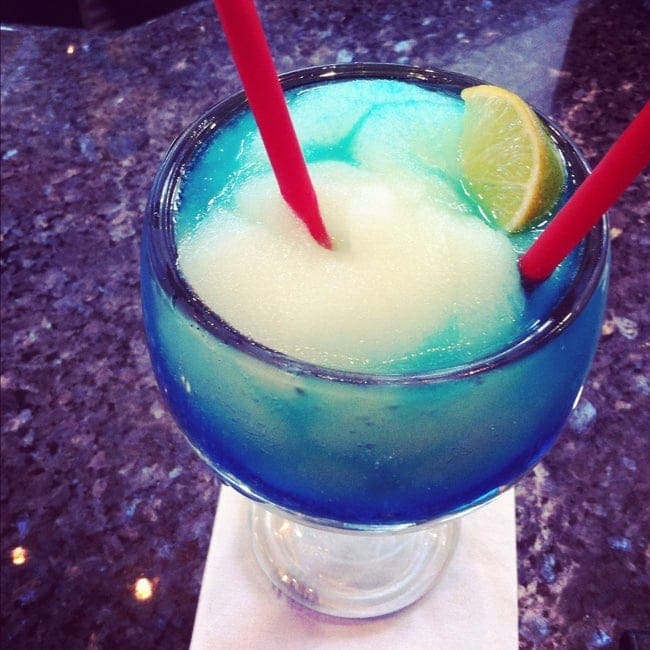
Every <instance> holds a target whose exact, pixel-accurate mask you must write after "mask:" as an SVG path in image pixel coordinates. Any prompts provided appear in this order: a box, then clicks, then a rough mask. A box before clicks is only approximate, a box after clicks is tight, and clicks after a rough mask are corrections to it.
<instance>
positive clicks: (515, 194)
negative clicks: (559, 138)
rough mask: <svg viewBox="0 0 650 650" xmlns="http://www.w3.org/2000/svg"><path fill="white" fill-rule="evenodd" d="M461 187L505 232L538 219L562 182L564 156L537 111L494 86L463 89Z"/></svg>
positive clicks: (554, 199)
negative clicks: (463, 117)
mask: <svg viewBox="0 0 650 650" xmlns="http://www.w3.org/2000/svg"><path fill="white" fill-rule="evenodd" d="M461 97H462V98H463V99H464V100H465V119H464V122H463V132H462V135H461V139H460V164H461V170H462V174H463V185H464V186H465V189H466V190H467V192H468V194H470V196H472V198H474V200H476V201H477V202H478V203H479V205H480V206H481V208H482V209H483V210H484V211H485V212H486V214H487V216H488V218H489V220H490V221H492V222H494V223H495V224H496V225H497V226H499V227H501V228H503V229H504V230H506V231H508V232H517V231H519V230H523V229H525V228H527V227H530V226H531V225H533V224H535V223H537V222H539V221H540V220H541V219H542V218H543V217H544V216H545V215H547V214H548V213H549V211H550V210H551V209H552V208H553V207H554V205H555V204H556V203H557V201H558V199H559V197H560V196H561V194H562V189H563V187H564V183H565V169H564V163H563V161H562V158H561V156H560V154H559V152H558V150H557V148H556V147H555V145H554V143H553V141H552V140H551V138H550V136H549V135H548V133H547V132H546V129H545V128H544V126H543V124H542V123H541V121H540V119H539V118H538V117H537V115H536V114H535V112H534V111H533V110H532V109H531V108H530V106H528V104H526V103H525V102H524V101H523V100H522V99H521V98H520V97H518V96H517V95H515V94H514V93H512V92H510V91H507V90H505V89H503V88H499V87H497V86H474V87H472V88H467V89H465V90H464V91H463V92H462V93H461Z"/></svg>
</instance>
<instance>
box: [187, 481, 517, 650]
mask: <svg viewBox="0 0 650 650" xmlns="http://www.w3.org/2000/svg"><path fill="white" fill-rule="evenodd" d="M514 500H515V497H514V490H512V489H511V490H508V492H506V493H505V494H503V495H501V496H500V497H499V498H498V499H496V500H494V501H493V502H492V503H490V504H489V505H487V506H484V507H483V508H479V509H478V510H476V511H474V512H472V513H471V514H469V515H466V516H465V517H463V518H462V519H461V522H462V523H461V528H460V539H459V542H458V547H457V548H456V552H455V554H454V556H453V557H452V559H451V561H450V563H449V565H448V566H447V569H446V571H445V573H444V575H443V576H442V578H441V579H440V581H439V582H438V583H437V584H436V585H435V586H434V588H433V590H432V591H431V592H430V593H429V594H427V595H426V596H424V597H423V598H422V599H421V600H419V601H418V602H417V603H415V604H414V605H412V606H411V607H407V608H406V609H404V610H402V611H401V612H397V613H396V614H392V615H390V616H384V617H381V618H376V619H365V620H350V619H342V618H334V617H330V616H326V615H324V614H319V613H317V612H313V611H311V610H309V609H306V608H304V607H302V606H301V605H299V604H296V603H294V602H293V601H292V600H291V599H289V598H287V597H286V596H284V595H282V594H280V593H279V591H278V590H277V589H276V588H275V587H273V586H272V584H271V583H270V582H269V581H268V579H267V578H266V576H265V575H264V574H263V573H262V570H261V569H260V568H259V567H258V565H257V562H256V560H255V557H254V555H253V550H252V547H251V541H250V534H249V530H248V502H247V500H246V499H245V498H244V497H242V496H240V495H239V494H237V493H236V492H235V491H234V490H232V489H230V488H225V487H223V488H222V489H221V496H220V498H219V506H218V510H217V516H216V519H215V523H214V528H213V530H212V539H211V541H210V549H209V551H208V558H207V562H206V566H205V572H204V574H203V583H202V586H201V593H200V596H199V604H198V608H197V613H196V620H195V622H194V631H193V635H192V643H191V646H190V648H191V650H222V649H225V650H229V649H231V648H232V649H233V650H249V649H250V650H257V649H258V648H260V649H264V650H274V649H275V648H277V649H278V650H292V649H294V648H295V649H296V650H298V649H300V650H303V649H306V648H307V649H309V650H312V649H313V650H321V649H326V650H332V649H339V648H343V649H345V648H352V649H354V650H357V649H359V650H365V649H366V648H368V649H372V650H382V649H383V648H390V649H391V650H394V649H395V648H409V649H410V650H418V649H420V648H422V649H423V650H424V649H426V650H437V649H441V650H442V649H444V650H455V649H458V650H461V649H462V650H467V649H471V650H496V649H498V650H516V649H517V647H518V631H517V559H516V532H515V507H514Z"/></svg>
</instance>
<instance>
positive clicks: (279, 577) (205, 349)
mask: <svg viewBox="0 0 650 650" xmlns="http://www.w3.org/2000/svg"><path fill="white" fill-rule="evenodd" d="M359 78H363V79H397V80H401V81H406V82H408V83H413V84H418V85H420V86H422V87H424V88H431V89H440V88H442V89H443V90H444V91H445V92H449V93H455V94H459V93H460V91H461V90H462V89H463V88H465V87H468V86H472V85H476V84H478V83H481V82H479V81H477V80H475V79H471V78H468V77H464V76H462V75H457V74H451V73H446V72H440V71H435V70H424V69H418V68H411V67H406V66H393V65H384V64H352V65H342V66H341V65H335V66H325V67H320V68H311V69H307V70H302V71H297V72H294V73H289V74H286V75H283V76H282V77H281V80H282V84H283V86H284V88H285V89H292V88H296V87H301V86H305V85H310V84H315V83H336V82H337V81H338V80H343V79H359ZM243 111H246V102H245V99H244V96H243V94H242V93H239V94H237V95H235V96H233V97H231V98H230V99H227V100H226V101H224V102H222V103H220V104H218V105H216V106H215V107H214V108H212V109H210V110H209V111H208V112H207V113H205V114H204V115H203V116H202V117H200V118H199V119H198V120H196V121H195V122H194V123H193V124H192V125H191V126H190V127H189V128H188V129H187V130H186V131H185V132H184V133H183V134H182V135H181V136H180V137H179V138H178V139H177V140H176V142H175V143H174V144H173V146H172V147H171V149H170V151H169V153H168V154H167V156H166V158H165V160H164V161H163V163H162V166H161V168H160V170H159V172H158V174H157V176H156V179H155V182H154V186H153V190H152V192H151V195H150V198H149V203H148V206H147V211H146V217H145V223H144V229H143V241H142V259H141V279H142V303H143V312H144V321H145V328H146V333H147V338H148V344H149V349H150V354H151V359H152V364H153V368H154V371H155V374H156V377H157V380H158V383H159V385H160V388H161V390H162V392H163V394H164V395H165V398H166V400H167V403H168V406H169V408H170V410H171V412H172V414H173V415H174V417H175V419H176V421H177V422H178V424H179V426H180V428H181V429H182V430H183V432H184V433H185V435H186V436H187V438H188V440H189V442H190V443H191V444H192V446H193V447H194V448H195V449H196V451H197V452H198V453H199V454H200V455H201V457H202V458H203V459H204V460H205V462H206V463H207V464H208V465H209V466H210V467H211V468H212V469H213V470H214V471H215V472H216V473H217V475H218V476H219V478H220V479H221V480H222V481H223V482H224V483H226V484H228V485H230V486H232V487H234V488H235V489H236V490H238V491H239V492H240V493H242V494H244V495H246V496H248V497H249V498H250V499H251V500H252V501H253V503H254V504H255V505H254V506H253V510H252V515H251V521H252V529H253V541H254V547H255V553H256V555H257V558H258V560H259V562H260V564H261V565H262V567H263V569H264V570H265V572H266V573H267V574H268V575H269V577H270V578H271V580H272V581H273V582H274V583H275V584H276V585H277V586H278V587H279V588H280V589H282V590H283V591H284V592H285V593H287V594H288V595H290V596H291V597H292V598H294V599H296V600H298V601H299V602H302V603H303V604H305V605H307V606H309V607H312V608H313V609H316V610H319V611H322V612H325V613H328V614H334V615H338V616H346V617H359V618H362V617H368V616H377V615H381V614H386V613H389V612H392V611H396V610H398V609H400V608H402V607H405V606H406V605H408V604H410V603H412V602H413V601H415V600H416V599H417V598H419V597H420V596H422V595H423V594H424V593H426V591H427V590H428V589H429V588H430V587H431V586H432V584H433V583H434V582H435V580H436V578H437V576H438V575H439V573H440V571H441V570H442V569H443V568H444V566H445V564H446V562H447V561H448V559H449V556H450V554H451V552H452V551H453V547H454V544H455V541H456V537H457V534H458V525H457V521H456V519H457V517H458V516H459V515H461V514H463V513H465V512H467V511H469V510H471V509H472V508H475V507H477V506H479V505H481V504H484V503H486V502H488V501H489V500H491V499H492V498H494V497H495V496H497V495H498V494H499V493H501V492H502V491H504V490H505V489H507V488H508V487H509V486H511V485H512V484H513V483H514V482H515V481H516V480H517V478H518V477H520V476H521V475H522V474H524V473H525V472H527V471H528V470H529V469H530V468H531V467H532V466H533V465H534V464H535V463H536V462H537V461H538V460H539V458H540V457H541V456H542V455H543V454H544V453H545V452H546V451H547V450H548V449H549V447H550V446H551V444H552V443H553V441H554V440H555V439H556V437H557V435H558V434H559V433H560V431H561V429H562V426H563V424H564V422H565V421H566V419H567V417H568V415H569V413H570V412H571V409H572V407H573V406H574V405H575V403H576V401H577V399H578V397H579V395H580V392H581V388H582V385H583V383H584V381H585V377H586V375H587V372H588V370H589V367H590V365H591V362H592V359H593V356H594V353H595V350H596V345H597V342H598V338H599V333H600V327H601V323H602V317H603V312H604V306H605V300H606V290H607V281H608V258H609V240H608V234H607V224H606V220H605V218H603V220H602V221H601V222H600V224H599V225H598V226H597V227H595V228H594V229H593V230H592V231H591V232H590V234H589V235H588V237H587V238H586V240H585V242H584V243H583V244H582V245H581V247H580V249H579V250H578V251H576V252H575V253H574V254H573V256H572V258H571V261H570V262H569V264H570V265H572V268H571V270H570V275H571V280H570V282H568V284H567V287H566V290H565V291H563V293H562V295H561V296H559V297H558V299H557V300H555V301H554V302H553V304H552V305H551V307H550V309H549V310H548V313H545V315H544V317H543V318H540V319H539V320H538V321H537V322H535V323H534V324H533V325H532V326H531V327H529V328H527V329H526V330H525V331H522V332H521V335H520V336H519V337H517V338H515V340H513V341H512V342H511V343H509V344H508V345H507V346H505V347H503V348H502V349H499V350H496V351H494V352H493V353H490V354H489V356H485V357H483V358H476V359H474V360H473V361H471V362H470V363H466V364H465V365H461V366H454V367H450V368H443V369H435V370H431V369H418V371H417V372H410V373H408V372H406V373H391V374H384V375H382V374H363V373H353V372H348V371H344V370H338V369H334V368H329V367H321V366H317V365H314V364H310V363H306V362H303V361H301V360H299V359H296V358H291V357H289V356H287V355H285V354H282V353H280V352H277V351H275V350H272V349H269V348H268V347H265V346H264V345H262V344H260V343H258V342H256V341H253V340H250V339H248V338H246V337H245V336H243V335H242V334H240V333H239V332H238V331H236V330H235V329H234V328H233V327H231V326H230V325H229V324H228V323H227V322H225V321H224V320H223V319H221V318H220V316H219V315H218V314H216V313H214V312H213V311H212V310H210V309H209V308H208V307H207V306H206V305H205V304H204V303H203V302H202V301H201V299H200V298H199V296H198V295H196V293H195V292H194V291H193V289H192V288H191V287H190V286H189V285H188V284H187V283H186V281H185V280H184V278H183V276H182V275H181V274H180V272H179V270H178V266H177V236H178V231H179V229H182V228H183V227H184V225H183V223H179V219H178V213H177V206H178V201H179V195H180V194H179V193H180V187H181V184H182V182H183V178H184V176H185V174H187V173H191V169H192V162H193V160H194V159H195V157H196V156H197V152H199V151H201V149H202V147H203V146H204V145H205V143H206V142H208V141H209V140H210V139H211V138H213V137H214V136H215V133H220V132H226V131H227V129H228V125H229V124H230V123H231V121H232V120H233V119H234V118H236V117H237V116H238V115H240V114H241V113H242V112H243ZM542 120H543V121H544V123H545V125H546V127H547V129H548V131H549V133H550V136H551V138H552V139H553V141H554V142H555V144H556V145H557V147H558V149H559V150H560V152H561V155H562V156H563V158H564V161H565V164H566V169H567V176H568V178H567V189H566V192H565V195H566V196H568V195H570V194H571V192H572V191H573V190H574V189H575V187H577V185H578V184H579V183H580V182H581V181H582V180H583V179H584V178H585V176H586V175H587V173H588V169H587V167H586V164H585V162H584V161H583V159H582V157H581V156H580V154H579V153H578V152H577V150H576V149H575V147H574V146H573V145H572V143H571V142H570V141H569V140H568V139H567V138H566V137H565V136H564V135H563V134H562V133H561V132H559V131H558V130H557V128H556V127H554V126H553V125H552V124H551V123H550V122H548V121H547V120H544V118H542ZM188 170H189V171H188ZM216 194H218V192H215V195H216ZM566 196H565V198H566ZM537 291H540V292H541V293H543V292H544V288H543V287H541V288H539V289H533V290H531V291H529V293H528V297H529V298H530V299H532V300H535V299H536V292H537ZM323 325H324V326H326V324H323Z"/></svg>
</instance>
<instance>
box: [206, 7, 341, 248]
mask: <svg viewBox="0 0 650 650" xmlns="http://www.w3.org/2000/svg"><path fill="white" fill-rule="evenodd" d="M214 6H215V8H216V10H217V13H218V14H219V19H220V20H221V24H222V26H223V30H224V33H225V35H226V40H227V41H228V45H229V47H230V51H231V53H232V56H233V59H234V60H235V65H236V66H237V71H238V72H239V76H240V77H241V80H242V84H243V85H244V90H245V92H246V97H247V98H248V103H249V104H250V107H251V110H252V111H253V115H254V116H255V120H256V122H257V126H258V127H259V130H260V133H261V134H262V141H263V142H264V146H265V147H266V152H267V154H268V156H269V160H270V161H271V166H272V167H273V172H274V173H275V177H276V179H277V181H278V185H279V186H280V192H281V193H282V196H283V197H284V200H285V201H286V202H287V203H288V204H289V206H290V207H291V209H292V210H293V211H294V212H295V213H296V215H297V216H298V217H300V218H301V219H302V220H303V221H304V223H305V225H306V226H307V228H308V229H309V232H310V233H311V235H312V237H313V238H314V239H315V240H316V241H317V242H318V243H319V244H320V245H321V246H324V247H325V248H331V242H330V238H329V235H328V234H327V231H326V230H325V225H324V224H323V220H322V218H321V214H320V210H319V208H318V200H317V198H316V192H315V191H314V186H313V185H312V182H311V179H310V178H309V173H308V172H307V165H306V163H305V159H304V157H303V155H302V151H301V149H300V144H299V143H298V138H297V137H296V132H295V130H294V128H293V124H292V122H291V117H290V116H289V110H288V109H287V104H286V102H285V100H284V94H283V92H282V86H281V85H280V82H279V80H278V75H277V72H276V70H275V66H274V64H273V58H272V57H271V51H270V50H269V46H268V43H267V41H266V36H265V35H264V29H263V28H262V22H261V21H260V17H259V15H258V13H257V10H256V9H255V3H254V2H253V0H214Z"/></svg>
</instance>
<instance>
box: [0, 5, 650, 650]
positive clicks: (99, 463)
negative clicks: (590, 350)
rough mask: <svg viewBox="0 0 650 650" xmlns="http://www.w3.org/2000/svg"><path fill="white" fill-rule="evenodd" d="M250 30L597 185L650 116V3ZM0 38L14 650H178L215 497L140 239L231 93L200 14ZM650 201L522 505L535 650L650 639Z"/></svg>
mask: <svg viewBox="0 0 650 650" xmlns="http://www.w3.org/2000/svg"><path fill="white" fill-rule="evenodd" d="M258 6H259V8H260V13H261V15H262V19H263V21H264V24H265V26H266V29H267V31H268V36H269V41H270V44H271V48H272V51H273V54H274V56H275V59H276V63H277V67H278V69H279V70H280V71H288V70H291V69H295V68H299V67H305V66H310V65H321V64H327V63H336V62H339V63H341V62H351V61H381V62H391V63H405V64H413V65H420V66H429V67H439V68H447V69H450V70H454V71H458V72H463V73H466V74H471V75H473V76H477V77H480V78H482V79H485V80H488V81H490V82H493V83H497V84H500V85H503V86H506V87H508V88H511V89H512V90H515V91H516V92H518V93H520V94H521V95H522V96H523V97H524V98H526V99H527V100H529V101H530V102H531V103H533V104H534V105H536V106H537V107H538V108H539V109H540V110H542V111H543V112H546V113H548V114H550V116H551V117H552V118H553V119H554V120H555V121H556V122H557V123H558V124H559V125H560V126H561V128H562V129H563V130H564V131H565V132H566V133H567V134H568V135H569V136H570V137H572V138H573V139H574V141H575V142H576V143H577V144H578V146H579V147H580V148H581V149H582V151H583V152H584V154H585V156H586V158H587V159H588V161H589V162H590V163H591V164H595V163H596V162H597V161H598V160H599V159H600V158H601V157H602V155H603V154H604V152H605V151H606V150H607V148H608V147H609V146H610V145H611V144H612V143H613V141H614V140H615V139H616V138H617V136H618V135H619V134H620V133H621V132H622V131H623V129H624V128H625V126H626V124H627V123H628V122H629V121H630V120H631V119H632V118H633V116H634V115H635V114H636V113H637V112H638V111H639V110H640V109H641V107H642V106H643V104H644V102H645V101H646V100H647V99H648V97H649V96H650V92H649V90H650V64H649V63H648V62H649V61H650V45H649V40H648V38H647V35H648V27H649V26H650V5H648V3H647V2H645V3H644V2H640V1H639V2H632V1H630V2H610V3H605V2H591V1H584V2H579V1H578V0H565V1H563V2H556V1H548V2H543V3H530V2H528V1H527V0H504V1H501V2H500V1H499V0H482V1H477V2H465V3H454V2H449V1H447V0H441V1H440V2H435V3H432V2H427V1H426V0H412V1H411V2H409V3H407V4H404V3H395V2H388V1H387V0H356V1H355V2H350V1H349V0H319V1H318V2H311V3H293V2H287V1H284V2H283V1H282V0H259V1H258ZM1 35H2V104H1V108H2V147H1V153H2V376H1V387H2V447H1V452H2V474H1V486H2V487H1V507H2V521H1V532H2V541H1V549H2V555H1V565H0V570H1V572H2V614H1V617H2V631H1V637H0V645H2V647H4V648H20V649H29V648H43V647H45V648H88V649H96V648H153V647H159V648H174V649H176V648H184V647H187V646H188V645H189V641H190V636H191V631H192V623H193V619H194V614H195V610H196V604H197V598H198V593H199V588H200V583H201V576H202V571H203V566H204V562H205V557H206V553H207V548H208V543H209V540H210V532H211V526H212V522H213V518H214V513H215V507H216V503H217V498H218V493H219V486H218V482H217V480H216V479H215V478H214V477H213V476H212V475H211V474H210V472H209V471H208V469H207V468H206V467H205V466H204V465H203V463H202V462H201V461H200V459H199V458H197V457H195V455H194V453H193V452H192V451H191V449H190V447H189V445H188V444H187V443H186V442H185V440H184V438H183V436H182V435H181V433H180V432H179V431H178V429H177V428H176V426H175V424H174V422H173V421H172V419H171V418H170V416H169V415H168V413H167V411H166V409H165V406H164V403H163V400H162V397H161V395H160V393H159V391H158V388H157V386H156V383H155V380H154V377H153V374H152V370H151V367H150V364H149V358H148V355H147V350H146V346H145V342H144V335H143V329H142V322H141V312H140V304H139V281H138V260H139V252H138V247H139V233H140V229H141V224H142V215H143V211H144V207H145V203H146V200H147V193H148V191H149V188H150V186H151V183H152V179H153V176H154V174H155V171H156V169H157V167H158V165H159V163H160V161H161V158H162V156H163V155H164V152H165V151H166V149H167V147H168V146H169V144H170V142H171V141H172V139H173V138H174V137H175V136H176V135H178V134H179V133H180V131H181V130H182V129H183V128H184V127H185V126H186V125H187V124H189V123H190V122H191V121H192V119H193V118H194V117H196V116H197V115H199V114H200V113H201V112H202V111H204V110H206V109H207V108H208V107H209V106H210V105H212V104H214V103H215V102H216V101H218V100H220V99H223V98H225V97H226V96H227V95H229V94H230V93H232V92H233V91H235V90H237V89H238V88H239V82H238V78H237V75H236V73H235V70H234V67H233V64H232V61H231V58H230V56H229V53H228V50H227V47H226V44H225V41H224V38H223V36H222V33H221V30H220V26H219V24H218V22H217V19H216V17H215V15H214V10H213V8H212V5H211V3H210V2H207V1H204V2H198V3H196V4H194V5H192V6H190V7H188V8H185V9H181V10H178V11H176V12H174V13H171V14H168V15H166V16H163V17H160V18H157V19H155V20H153V21H150V22H148V23H145V24H143V25H139V26H136V27H132V28H129V29H127V30H124V31H104V32H99V31H97V32H95V31H85V30H75V29H67V28H48V27H24V26H17V25H4V26H3V27H2V32H1ZM648 188H649V184H648V176H647V173H646V175H645V177H642V178H640V179H638V180H637V181H636V183H635V184H634V185H633V186H632V187H631V188H630V189H629V190H628V191H627V193H626V194H625V195H624V197H623V198H622V199H621V201H620V202H619V203H618V204H617V205H616V206H615V207H614V208H613V209H612V210H611V213H610V218H611V234H612V238H613V241H612V254H613V265H612V277H611V287H610V295H609V302H608V308H607V315H606V320H605V324H604V327H603V332H602V339H601V342H600V346H599V349H598V353H597V357H596V360H595V364H594V366H593V369H592V371H591V373H590V375H589V377H588V380H587V383H586V386H585V389H584V393H583V395H582V398H581V400H580V403H579V405H578V408H577V410H576V411H575V412H574V414H573V415H572V417H571V419H570V421H569V422H568V424H567V427H566V429H565V431H564V433H563V435H562V436H561V438H560V440H559V442H558V443H557V444H556V445H555V447H554V448H553V449H552V451H551V452H550V453H549V454H548V455H547V456H546V457H545V459H544V460H543V462H541V463H540V464H539V465H538V466H537V467H536V468H535V469H534V470H533V471H531V472H530V473H529V474H528V475H527V476H526V477H525V478H524V479H523V480H522V481H521V482H520V483H519V484H518V486H517V490H516V501H517V534H518V538H517V545H518V572H519V638H520V647H521V648H525V649H530V648H563V649H571V648H616V647H618V643H619V640H620V638H621V635H622V633H623V631H624V630H627V629H641V628H646V629H647V628H650V579H649V578H648V575H649V572H648V568H649V564H648V563H649V557H650V509H649V508H648V503H650V474H649V473H648V467H649V466H650V450H649V444H648V440H649V438H648V436H649V431H650V419H649V417H648V413H649V408H648V407H649V405H650V399H649V397H650V376H649V374H648V345H649V344H648V333H649V332H650V318H649V315H648V302H647V291H648V280H649V273H648V259H649V258H650V236H649V234H648V232H647V230H646V225H645V222H646V220H647V216H648V205H649V203H650V197H649V192H648ZM545 380H546V378H544V377H537V378H534V380H533V381H531V386H530V390H531V391H534V390H536V386H538V385H539V384H540V383H543V382H544V381H545ZM141 578H144V579H145V580H141V581H140V582H138V581H139V580H140V579H141ZM468 624H471V621H468ZM423 647H431V646H428V645H426V643H425V644H424V645H423ZM459 647H462V642H461V643H460V645H459Z"/></svg>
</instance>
